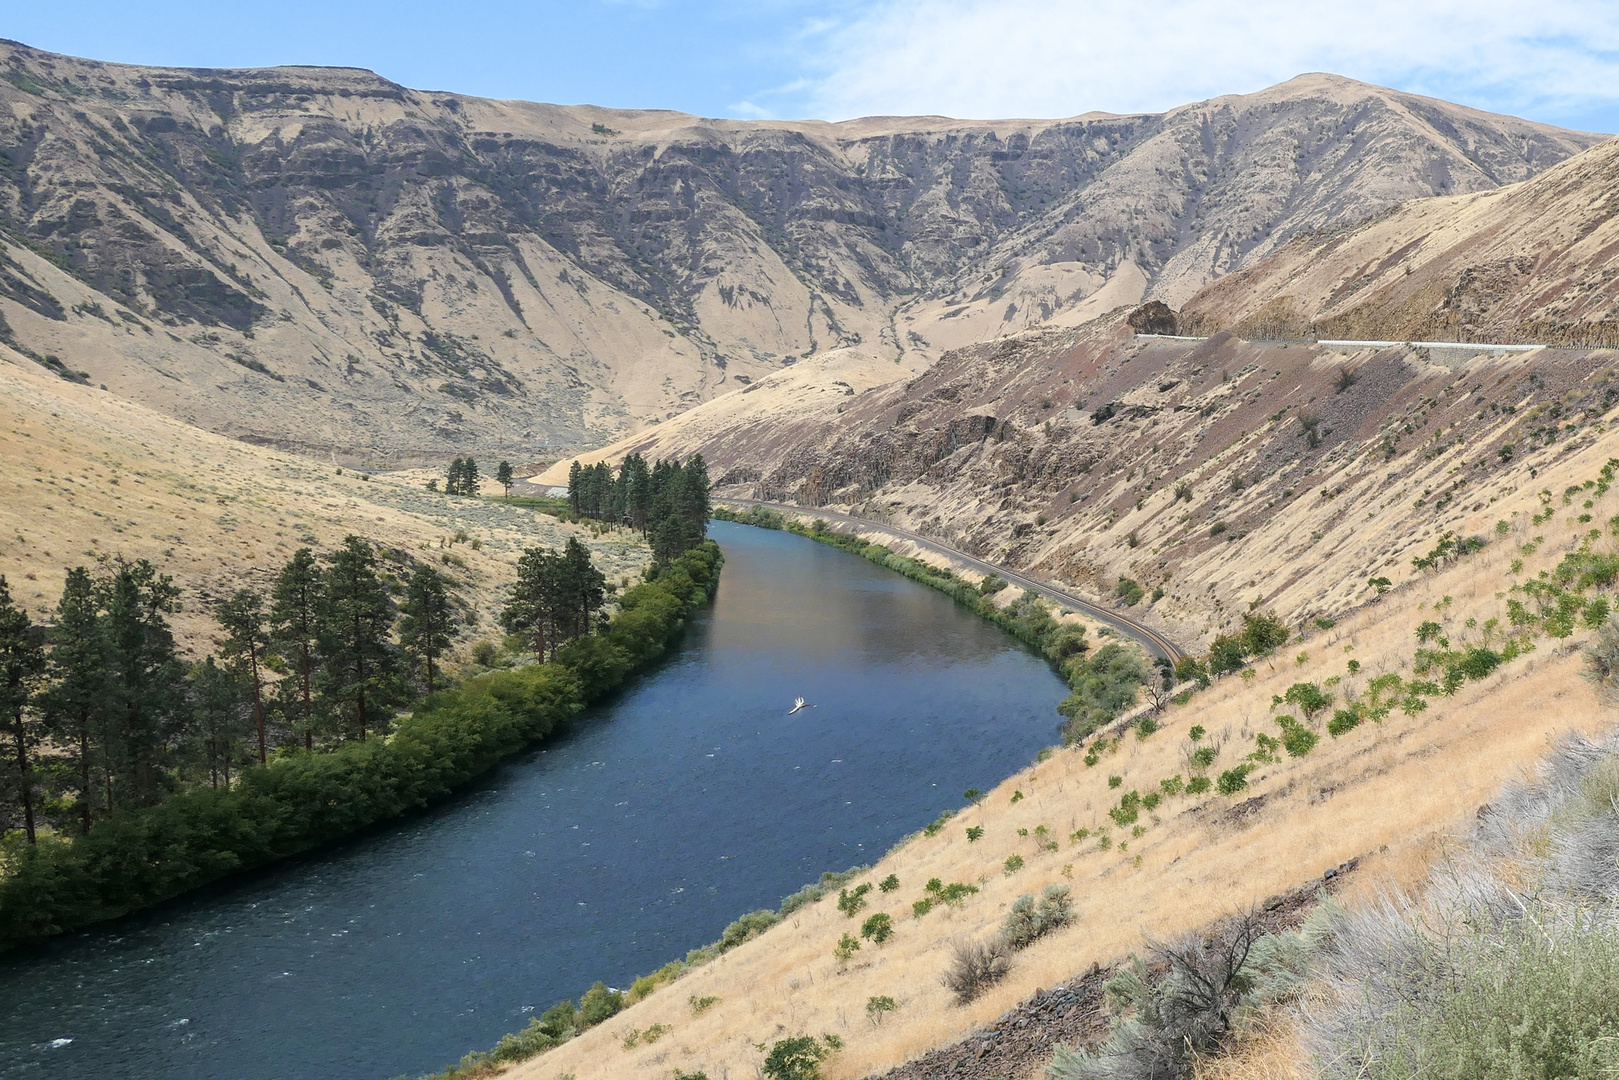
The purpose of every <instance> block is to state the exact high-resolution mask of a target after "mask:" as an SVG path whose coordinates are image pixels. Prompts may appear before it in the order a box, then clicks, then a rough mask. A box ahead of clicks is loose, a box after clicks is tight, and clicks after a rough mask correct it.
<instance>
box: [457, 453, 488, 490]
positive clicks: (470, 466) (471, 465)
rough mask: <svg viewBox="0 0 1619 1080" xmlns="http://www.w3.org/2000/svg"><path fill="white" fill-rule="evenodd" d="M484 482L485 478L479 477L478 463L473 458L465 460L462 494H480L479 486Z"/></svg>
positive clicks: (462, 470)
mask: <svg viewBox="0 0 1619 1080" xmlns="http://www.w3.org/2000/svg"><path fill="white" fill-rule="evenodd" d="M482 482H483V478H482V477H480V476H479V475H478V463H477V462H476V461H474V460H472V459H471V458H467V459H465V460H464V461H463V462H462V463H461V494H463V495H476V494H478V485H479V484H481V483H482Z"/></svg>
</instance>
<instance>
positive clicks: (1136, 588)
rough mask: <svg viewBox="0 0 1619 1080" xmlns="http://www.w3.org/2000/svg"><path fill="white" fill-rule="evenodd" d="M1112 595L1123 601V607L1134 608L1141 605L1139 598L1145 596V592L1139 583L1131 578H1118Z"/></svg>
mask: <svg viewBox="0 0 1619 1080" xmlns="http://www.w3.org/2000/svg"><path fill="white" fill-rule="evenodd" d="M1113 595H1114V596H1116V597H1118V598H1119V599H1120V600H1122V601H1124V606H1125V607H1135V606H1136V605H1137V604H1139V603H1141V598H1142V597H1143V596H1146V595H1147V590H1145V589H1143V588H1142V587H1141V584H1140V582H1137V581H1134V580H1132V579H1131V578H1120V579H1119V584H1118V585H1117V586H1116V587H1115V588H1114V590H1113Z"/></svg>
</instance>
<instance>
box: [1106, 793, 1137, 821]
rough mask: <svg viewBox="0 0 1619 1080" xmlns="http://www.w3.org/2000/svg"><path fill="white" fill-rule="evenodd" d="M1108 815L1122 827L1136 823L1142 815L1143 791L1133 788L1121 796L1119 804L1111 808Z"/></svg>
mask: <svg viewBox="0 0 1619 1080" xmlns="http://www.w3.org/2000/svg"><path fill="white" fill-rule="evenodd" d="M1107 816H1108V817H1110V818H1112V819H1113V823H1114V824H1115V825H1118V826H1119V827H1120V828H1123V827H1124V826H1126V825H1134V824H1135V822H1136V819H1137V818H1139V817H1140V816H1141V793H1140V792H1138V791H1133V790H1132V791H1127V792H1125V793H1124V794H1123V795H1121V796H1119V805H1117V806H1115V807H1113V808H1112V809H1110V810H1109V811H1108V812H1107Z"/></svg>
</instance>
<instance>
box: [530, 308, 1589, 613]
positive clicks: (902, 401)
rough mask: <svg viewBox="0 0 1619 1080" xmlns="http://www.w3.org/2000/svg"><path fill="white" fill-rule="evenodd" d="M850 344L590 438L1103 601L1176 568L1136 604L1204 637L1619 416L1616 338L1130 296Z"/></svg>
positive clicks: (1479, 502)
mask: <svg viewBox="0 0 1619 1080" xmlns="http://www.w3.org/2000/svg"><path fill="white" fill-rule="evenodd" d="M827 363H828V366H827V368H826V369H825V370H824V371H822V372H820V373H818V374H817V373H816V372H814V371H812V370H810V369H805V370H803V371H802V372H798V373H794V375H793V376H792V377H791V379H792V381H788V376H786V375H784V374H782V375H776V376H772V377H771V378H769V379H767V380H764V381H762V382H761V383H759V384H756V386H755V387H753V388H750V390H749V392H748V393H746V394H741V393H738V394H731V395H727V396H725V397H722V398H719V399H716V400H715V401H712V402H709V403H707V404H705V405H702V406H700V407H698V408H696V409H693V410H692V411H691V412H689V413H687V414H685V415H683V416H681V417H678V418H677V419H676V420H674V421H671V422H670V423H667V424H664V425H660V426H659V427H658V428H655V429H652V430H650V431H647V432H643V433H641V434H640V435H637V436H633V437H631V438H628V439H625V440H623V441H621V442H620V443H617V444H615V445H613V446H610V447H607V448H604V449H603V450H602V451H600V452H599V453H598V454H592V455H588V456H589V457H604V458H607V459H610V460H616V459H617V458H618V457H619V456H621V455H622V454H624V453H628V452H631V451H640V452H642V453H645V454H648V455H651V456H674V455H681V454H687V453H690V452H692V451H701V452H702V453H703V454H704V455H705V456H706V457H707V458H708V460H709V468H710V471H711V474H712V475H713V476H714V477H716V478H717V480H718V482H719V487H718V489H717V493H719V494H722V495H731V496H735V497H739V498H761V499H768V500H777V501H785V502H797V503H800V504H802V505H806V506H831V507H837V508H840V509H848V510H853V511H855V512H857V513H860V514H862V515H864V516H867V517H869V518H872V519H874V520H878V521H885V520H886V521H890V522H892V523H893V524H895V525H897V526H900V527H902V528H905V529H908V530H911V531H913V532H918V533H922V534H924V535H928V536H931V537H934V538H936V539H939V540H941V541H943V542H945V543H947V544H950V545H952V546H954V547H957V548H959V549H961V550H963V551H967V552H969V553H971V554H973V555H976V556H979V557H981V558H988V559H992V560H997V561H1003V562H1005V563H1006V564H1008V565H1010V566H1012V567H1014V568H1016V569H1021V570H1031V571H1033V572H1035V573H1037V574H1043V575H1046V576H1049V577H1051V578H1054V579H1055V580H1058V581H1060V582H1064V583H1066V584H1068V585H1071V586H1073V587H1075V588H1077V589H1080V590H1082V591H1086V590H1088V591H1089V592H1090V594H1091V595H1092V596H1094V597H1095V598H1096V599H1098V600H1101V601H1104V602H1105V601H1107V600H1109V599H1110V598H1112V597H1113V596H1114V593H1115V590H1116V587H1117V585H1118V582H1119V580H1120V579H1121V578H1130V579H1132V580H1134V581H1136V582H1138V583H1139V584H1140V585H1142V586H1143V587H1144V588H1145V589H1146V590H1147V592H1148V593H1149V594H1152V593H1155V592H1156V591H1157V590H1158V589H1160V588H1161V589H1162V590H1163V592H1162V595H1161V596H1160V597H1159V598H1158V599H1156V600H1151V601H1147V602H1145V603H1144V604H1143V605H1142V606H1141V607H1138V608H1136V609H1135V612H1136V613H1139V617H1142V618H1145V619H1146V620H1147V621H1148V622H1149V623H1154V624H1156V625H1158V626H1159V627H1160V628H1161V629H1164V630H1166V631H1167V632H1169V633H1170V634H1171V635H1172V636H1179V637H1180V639H1182V640H1185V641H1195V640H1198V639H1200V638H1206V635H1208V634H1210V633H1212V632H1215V631H1217V630H1220V629H1222V628H1225V627H1228V626H1231V625H1234V624H1235V623H1236V622H1237V618H1238V616H1239V614H1240V613H1241V612H1243V611H1246V610H1248V609H1249V606H1250V605H1251V604H1254V603H1256V602H1257V603H1260V604H1263V605H1264V606H1267V607H1273V608H1275V609H1277V610H1278V611H1281V612H1283V613H1284V614H1286V615H1287V617H1288V618H1290V619H1294V620H1298V621H1301V622H1308V621H1309V620H1310V619H1313V618H1316V617H1335V616H1336V615H1337V614H1338V613H1341V612H1342V611H1345V610H1349V609H1350V608H1353V607H1354V606H1355V605H1357V604H1359V603H1361V602H1363V601H1364V600H1365V599H1366V597H1367V595H1368V594H1367V588H1366V580H1367V578H1369V577H1372V576H1379V575H1382V576H1388V577H1390V578H1392V579H1394V580H1395V581H1399V580H1401V579H1402V578H1404V577H1405V576H1408V575H1410V574H1411V573H1412V569H1411V561H1410V560H1411V559H1412V558H1413V557H1415V556H1419V555H1422V554H1424V553H1425V552H1427V551H1428V550H1429V549H1430V548H1432V547H1433V546H1434V545H1435V544H1436V543H1437V542H1438V539H1439V537H1440V536H1441V535H1442V534H1444V533H1445V532H1447V531H1454V532H1457V533H1463V534H1465V533H1466V532H1468V531H1477V530H1479V529H1482V528H1483V527H1484V526H1486V525H1489V524H1490V523H1491V522H1493V520H1494V518H1492V517H1490V513H1491V510H1490V504H1491V503H1492V502H1493V501H1495V500H1496V499H1498V498H1500V497H1501V496H1502V495H1503V494H1504V493H1506V492H1508V491H1511V490H1516V489H1517V488H1518V487H1520V486H1522V485H1526V484H1532V483H1533V482H1534V480H1533V472H1532V471H1528V470H1535V469H1544V468H1546V467H1547V466H1548V465H1549V464H1550V463H1551V462H1554V461H1556V460H1559V459H1560V458H1562V457H1563V456H1565V455H1566V454H1567V453H1569V451H1570V449H1571V448H1577V447H1580V446H1584V445H1587V444H1588V443H1590V442H1591V441H1592V440H1596V439H1600V438H1602V437H1603V435H1604V433H1605V432H1606V431H1607V430H1608V428H1609V426H1610V424H1611V423H1612V422H1613V412H1612V410H1613V407H1614V405H1615V404H1616V403H1619V382H1615V379H1616V377H1619V354H1616V353H1615V352H1613V351H1608V350H1576V349H1558V350H1545V351H1541V352H1536V353H1530V354H1516V355H1512V356H1505V357H1492V356H1489V355H1482V354H1481V355H1477V356H1471V357H1469V356H1468V355H1466V354H1465V353H1464V354H1461V355H1458V356H1454V357H1450V358H1449V359H1448V361H1447V363H1439V362H1435V360H1434V359H1433V358H1432V357H1430V356H1429V355H1428V354H1427V353H1426V352H1425V351H1424V350H1415V349H1408V348H1404V347H1399V348H1389V349H1381V350H1378V349H1370V348H1366V349H1334V348H1329V347H1327V346H1319V345H1305V344H1291V345H1290V344H1287V343H1281V342H1275V343H1263V342H1251V341H1245V340H1242V339H1240V338H1237V337H1234V336H1233V335H1231V334H1228V333H1222V334H1219V335H1217V336H1216V337H1214V338H1211V339H1209V340H1208V341H1204V342H1201V343H1199V342H1188V341H1165V340H1156V341H1148V340H1141V339H1137V338H1136V337H1135V336H1134V335H1133V334H1132V333H1131V331H1130V330H1129V328H1128V326H1127V325H1125V322H1124V319H1123V318H1122V316H1119V315H1115V316H1113V317H1111V318H1108V319H1103V320H1100V321H1098V322H1097V323H1095V324H1093V325H1092V326H1090V327H1087V328H1084V329H1082V330H1075V331H1044V332H1041V333H1033V334H1027V335H1024V336H1021V337H1019V338H1017V339H1014V340H1011V341H1006V342H1001V343H993V344H985V345H981V346H976V347H973V348H971V349H962V350H959V351H957V352H954V353H951V354H950V355H948V356H947V357H946V358H945V359H944V360H943V361H941V362H939V363H938V364H936V365H934V366H933V367H931V368H930V369H928V370H927V371H926V372H924V373H922V374H920V375H918V376H916V377H914V378H911V379H908V380H906V381H903V382H895V383H890V384H887V385H878V386H870V385H868V384H864V383H862V381H861V379H860V377H859V374H860V372H859V371H858V370H856V369H855V368H854V367H853V366H852V362H848V365H847V366H844V367H836V366H833V365H832V363H831V361H830V360H829V361H828V362H827ZM840 372H842V373H841V374H840ZM812 375H814V376H816V378H815V379H814V380H813V381H812V380H810V379H809V378H808V377H809V376H812ZM840 383H841V384H842V385H839V384H840ZM565 469H566V466H565V465H562V466H560V467H559V468H558V469H557V470H554V475H548V476H547V477H546V479H547V480H548V481H549V480H555V479H556V478H557V477H559V476H561V475H562V474H563V473H564V471H565ZM1485 519H1488V520H1485Z"/></svg>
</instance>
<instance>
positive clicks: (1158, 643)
mask: <svg viewBox="0 0 1619 1080" xmlns="http://www.w3.org/2000/svg"><path fill="white" fill-rule="evenodd" d="M714 501H715V502H721V503H733V504H736V505H739V506H765V507H769V508H770V509H772V510H780V511H782V512H784V513H789V514H808V515H810V516H813V517H819V518H825V519H827V520H828V521H837V522H842V523H843V524H845V525H857V526H861V527H864V528H867V529H879V530H881V531H883V532H885V533H891V534H892V535H894V536H899V537H903V538H904V539H906V540H909V541H910V542H911V543H913V544H915V545H916V546H917V547H920V548H924V549H926V550H928V551H931V552H933V553H934V554H936V555H942V556H944V557H945V558H947V559H954V560H956V561H957V562H962V563H966V564H967V565H968V566H970V567H972V568H973V569H974V570H977V571H978V572H979V573H982V574H998V575H999V576H1001V577H1003V578H1005V579H1006V580H1007V581H1009V582H1011V583H1012V584H1013V585H1017V586H1020V587H1021V588H1025V589H1033V590H1034V591H1035V592H1036V593H1039V594H1040V595H1041V596H1043V597H1045V598H1046V599H1047V600H1050V601H1052V602H1053V603H1055V604H1059V605H1061V606H1063V607H1067V608H1072V609H1073V610H1075V611H1078V612H1080V613H1082V614H1084V615H1088V616H1090V617H1091V618H1093V619H1095V620H1096V621H1097V622H1099V623H1104V624H1106V625H1108V626H1111V627H1113V629H1115V630H1117V631H1118V632H1119V633H1121V634H1123V635H1124V636H1125V637H1128V638H1130V639H1132V640H1134V641H1138V642H1140V643H1141V647H1142V648H1144V649H1146V650H1147V652H1148V653H1150V654H1152V655H1153V656H1162V657H1166V658H1168V660H1169V661H1170V663H1174V662H1175V661H1176V660H1179V659H1180V658H1181V657H1183V656H1185V655H1186V651H1185V650H1184V649H1182V648H1181V647H1180V646H1179V645H1176V644H1175V643H1174V642H1173V641H1171V640H1169V638H1167V637H1165V636H1164V635H1163V634H1160V633H1159V632H1158V631H1156V630H1154V629H1152V628H1151V627H1148V626H1143V625H1142V624H1141V623H1138V622H1136V621H1135V620H1134V619H1132V618H1129V617H1128V616H1125V615H1121V614H1119V613H1118V612H1116V611H1111V610H1109V609H1107V608H1103V607H1098V606H1096V605H1095V604H1093V603H1091V602H1090V601H1089V600H1084V599H1081V598H1080V597H1078V596H1075V595H1073V594H1072V593H1067V592H1063V591H1062V590H1061V589H1058V588H1056V587H1054V586H1052V585H1049V584H1047V583H1046V582H1044V581H1039V580H1037V579H1035V578H1031V577H1028V576H1027V575H1024V574H1020V573H1018V572H1017V571H1015V570H1008V569H1007V568H1006V567H1004V566H997V565H996V564H994V563H991V562H985V561H984V560H983V559H976V558H974V557H973V556H971V555H968V554H967V553H966V552H964V551H957V550H956V549H955V548H953V547H946V546H945V545H943V544H941V543H939V542H938V541H937V540H929V539H928V538H927V537H924V536H918V535H916V534H915V533H912V532H906V531H905V530H904V529H896V528H895V527H894V526H892V525H887V524H884V523H883V522H880V521H870V520H868V519H866V518H862V517H855V516H854V515H852V514H840V513H838V512H837V511H835V510H821V509H818V508H810V507H804V506H793V505H791V504H789V503H773V502H760V501H759V500H757V499H715V500H714Z"/></svg>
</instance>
